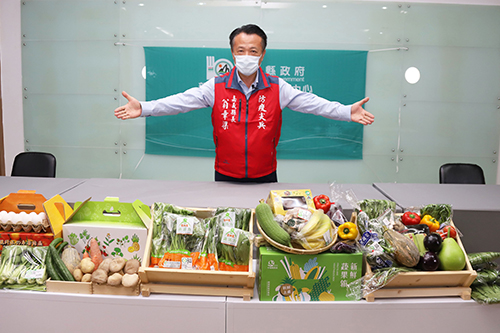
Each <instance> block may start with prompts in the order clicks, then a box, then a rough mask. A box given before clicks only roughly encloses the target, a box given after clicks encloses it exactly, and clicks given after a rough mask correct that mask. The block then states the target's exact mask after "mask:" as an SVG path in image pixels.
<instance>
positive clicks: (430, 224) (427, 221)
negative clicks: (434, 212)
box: [420, 215, 439, 232]
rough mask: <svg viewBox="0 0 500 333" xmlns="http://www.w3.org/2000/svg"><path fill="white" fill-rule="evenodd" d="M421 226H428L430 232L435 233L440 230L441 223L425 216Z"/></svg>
mask: <svg viewBox="0 0 500 333" xmlns="http://www.w3.org/2000/svg"><path fill="white" fill-rule="evenodd" d="M420 224H425V225H427V226H428V227H429V231H430V232H434V231H437V230H438V229H439V221H438V220H436V219H435V218H433V217H432V216H430V215H424V217H422V219H421V220H420Z"/></svg>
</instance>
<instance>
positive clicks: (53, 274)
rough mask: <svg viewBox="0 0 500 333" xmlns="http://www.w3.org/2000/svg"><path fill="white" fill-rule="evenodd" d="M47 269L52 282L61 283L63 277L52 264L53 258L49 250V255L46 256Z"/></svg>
mask: <svg viewBox="0 0 500 333" xmlns="http://www.w3.org/2000/svg"><path fill="white" fill-rule="evenodd" d="M45 267H46V269H47V274H48V275H49V277H50V278H51V279H52V280H55V281H61V280H62V279H61V276H60V275H59V273H57V271H56V269H55V268H54V265H53V264H52V257H51V256H50V255H49V248H47V254H46V255H45Z"/></svg>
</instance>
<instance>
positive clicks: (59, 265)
mask: <svg viewBox="0 0 500 333" xmlns="http://www.w3.org/2000/svg"><path fill="white" fill-rule="evenodd" d="M47 251H48V252H47V256H51V258H50V260H51V261H52V265H53V266H54V269H55V271H56V272H57V273H58V274H59V276H60V277H61V279H62V280H64V281H75V278H74V277H73V274H71V272H70V271H69V269H68V267H66V265H65V264H64V262H63V261H62V259H61V257H60V256H59V252H57V249H56V248H55V247H54V246H51V245H49V248H48V250H47Z"/></svg>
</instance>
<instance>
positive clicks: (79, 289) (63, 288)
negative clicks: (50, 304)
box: [45, 279, 92, 295]
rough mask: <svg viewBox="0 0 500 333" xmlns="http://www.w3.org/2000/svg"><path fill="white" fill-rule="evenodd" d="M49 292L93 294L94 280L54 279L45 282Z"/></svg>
mask: <svg viewBox="0 0 500 333" xmlns="http://www.w3.org/2000/svg"><path fill="white" fill-rule="evenodd" d="M45 286H46V287H47V292H49V293H70V294H88V295H90V294H92V282H72V281H54V280H51V279H48V280H47V281H46V282H45Z"/></svg>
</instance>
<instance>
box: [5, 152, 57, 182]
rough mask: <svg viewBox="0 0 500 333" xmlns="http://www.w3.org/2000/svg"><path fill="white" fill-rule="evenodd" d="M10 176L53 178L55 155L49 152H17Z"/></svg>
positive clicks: (54, 174)
mask: <svg viewBox="0 0 500 333" xmlns="http://www.w3.org/2000/svg"><path fill="white" fill-rule="evenodd" d="M11 176H13V177H52V178H54V177H55V176H56V157H55V156H54V155H52V154H51V153H41V152H23V153H19V154H17V155H16V157H15V158H14V164H13V165H12V172H11Z"/></svg>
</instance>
